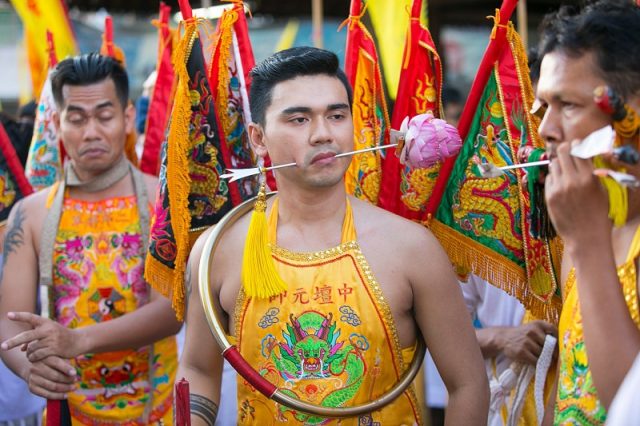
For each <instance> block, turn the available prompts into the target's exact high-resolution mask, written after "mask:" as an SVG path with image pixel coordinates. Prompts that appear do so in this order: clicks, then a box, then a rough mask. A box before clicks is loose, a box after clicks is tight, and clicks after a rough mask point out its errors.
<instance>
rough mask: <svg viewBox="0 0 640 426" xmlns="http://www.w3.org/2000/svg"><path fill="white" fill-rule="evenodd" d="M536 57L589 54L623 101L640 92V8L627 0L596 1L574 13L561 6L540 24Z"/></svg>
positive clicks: (573, 9) (574, 10)
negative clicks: (639, 47) (537, 54)
mask: <svg viewBox="0 0 640 426" xmlns="http://www.w3.org/2000/svg"><path fill="white" fill-rule="evenodd" d="M541 31H542V34H541V39H540V44H539V48H538V53H539V55H540V58H543V57H544V55H546V54H547V53H551V52H554V51H560V52H562V53H564V54H566V55H568V56H569V57H574V58H576V57H580V56H582V55H584V54H586V53H593V54H594V58H595V62H596V64H595V65H596V66H597V72H598V73H599V75H600V76H601V77H602V78H603V79H604V80H605V81H606V82H607V84H608V85H609V86H610V87H611V88H612V89H613V90H615V91H616V92H617V93H618V94H620V95H622V97H623V98H624V99H625V100H626V99H628V98H629V96H631V95H637V94H640V55H639V54H638V51H637V49H638V46H640V8H639V7H638V6H636V5H635V4H634V3H633V2H631V1H629V0H600V1H597V2H595V3H592V4H590V5H588V6H586V7H585V8H584V9H583V10H582V11H580V12H578V11H577V10H576V9H575V8H573V7H570V6H564V7H562V8H560V10H559V11H558V12H556V13H554V14H551V15H547V16H546V17H545V19H544V21H543V23H542V26H541Z"/></svg>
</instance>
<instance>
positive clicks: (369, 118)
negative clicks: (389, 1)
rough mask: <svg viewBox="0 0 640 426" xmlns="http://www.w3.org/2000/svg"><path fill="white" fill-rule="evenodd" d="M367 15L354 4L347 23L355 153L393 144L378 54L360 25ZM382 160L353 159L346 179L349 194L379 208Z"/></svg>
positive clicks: (356, 0)
mask: <svg viewBox="0 0 640 426" xmlns="http://www.w3.org/2000/svg"><path fill="white" fill-rule="evenodd" d="M365 9H366V7H365ZM364 12H365V10H364V9H363V8H362V2H361V0H352V1H351V11H350V15H349V18H347V20H346V21H345V24H347V28H348V32H347V46H346V52H345V73H346V74H347V77H348V78H349V82H350V83H351V86H352V87H353V106H352V113H353V125H354V149H364V148H371V147H375V146H379V145H386V144H388V143H389V114H388V112H387V104H386V100H385V97H384V90H383V86H382V79H381V76H380V67H379V65H378V54H377V52H376V47H375V44H374V42H373V38H372V37H371V34H369V31H367V29H366V27H365V26H364V24H362V22H361V21H360V19H361V18H362V16H363V14H364ZM387 155H389V154H387ZM391 155H393V154H391ZM380 158H381V154H380V152H379V151H374V152H368V153H365V154H360V155H356V156H354V157H353V160H351V165H350V166H349V169H348V170H347V174H346V178H345V185H346V188H347V192H348V193H350V194H353V195H354V196H356V197H358V198H360V199H363V200H367V201H369V202H371V203H373V204H378V197H379V193H380V178H381V169H380Z"/></svg>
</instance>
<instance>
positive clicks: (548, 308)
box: [429, 219, 560, 324]
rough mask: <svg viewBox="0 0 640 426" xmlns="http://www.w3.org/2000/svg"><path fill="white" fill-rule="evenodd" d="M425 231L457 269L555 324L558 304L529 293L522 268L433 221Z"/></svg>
mask: <svg viewBox="0 0 640 426" xmlns="http://www.w3.org/2000/svg"><path fill="white" fill-rule="evenodd" d="M429 229H430V230H431V231H432V232H433V233H434V235H435V236H436V237H437V238H438V240H439V241H440V244H441V245H442V247H443V248H444V250H445V251H446V252H447V255H448V256H449V259H450V260H451V262H452V263H453V265H455V266H456V267H457V268H463V269H465V270H467V271H470V272H472V273H474V274H476V275H478V276H479V277H480V278H482V279H484V280H486V281H489V282H490V283H491V284H492V285H494V286H496V287H498V288H500V289H502V290H504V291H506V292H507V293H508V294H510V295H511V296H513V297H515V298H517V299H518V300H519V301H520V302H521V303H522V304H523V305H524V307H525V308H526V309H527V310H529V311H530V312H531V313H532V314H533V315H534V316H535V317H537V318H541V319H544V320H546V321H549V322H551V323H553V324H557V323H558V312H559V311H560V303H559V302H558V301H556V300H554V299H553V298H551V299H549V301H544V300H542V299H541V298H540V297H539V296H537V295H535V294H534V293H533V292H531V291H529V289H528V287H527V278H526V274H525V270H524V268H522V267H520V266H518V265H516V264H515V263H513V262H511V261H509V260H507V259H505V258H504V257H503V256H500V255H498V254H497V253H495V252H493V251H492V250H491V249H489V248H487V247H485V246H483V245H482V244H480V243H478V242H476V241H474V240H472V239H471V238H469V237H467V236H465V235H463V234H461V233H459V232H457V231H455V230H453V229H452V228H450V227H448V226H447V225H445V224H443V223H442V222H440V221H438V220H436V219H432V220H431V221H430V222H429Z"/></svg>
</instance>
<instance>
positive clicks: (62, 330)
mask: <svg viewBox="0 0 640 426" xmlns="http://www.w3.org/2000/svg"><path fill="white" fill-rule="evenodd" d="M7 317H8V318H9V319H10V320H12V321H18V322H22V323H25V324H27V325H30V326H31V327H33V329H32V330H28V331H23V332H22V333H20V334H18V335H16V336H14V337H12V338H11V339H8V340H6V341H5V342H3V343H2V346H1V347H2V349H3V350H10V349H13V348H15V347H18V346H22V349H23V350H26V352H27V358H28V359H29V361H31V362H32V363H36V362H38V361H42V360H44V359H45V358H47V357H49V356H58V357H61V358H66V359H71V358H75V357H77V356H78V355H82V354H83V350H82V339H81V338H80V337H79V336H78V335H77V334H78V333H77V332H76V331H75V330H72V329H69V328H66V327H64V326H62V325H60V324H58V323H57V322H55V321H52V320H50V319H48V318H44V317H41V316H39V315H35V314H32V313H30V312H9V313H8V314H7Z"/></svg>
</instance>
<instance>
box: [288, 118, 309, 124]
mask: <svg viewBox="0 0 640 426" xmlns="http://www.w3.org/2000/svg"><path fill="white" fill-rule="evenodd" d="M289 121H290V122H291V123H296V124H302V123H305V122H306V121H307V119H306V118H305V117H294V118H292V119H291V120H289Z"/></svg>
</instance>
